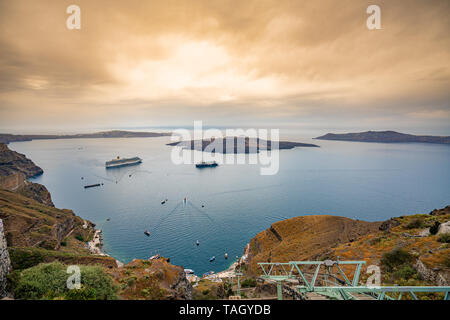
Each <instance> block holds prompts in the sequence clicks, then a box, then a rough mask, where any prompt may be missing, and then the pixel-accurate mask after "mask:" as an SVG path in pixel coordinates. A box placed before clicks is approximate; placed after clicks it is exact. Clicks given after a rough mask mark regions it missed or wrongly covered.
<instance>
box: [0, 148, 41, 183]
mask: <svg viewBox="0 0 450 320" xmlns="http://www.w3.org/2000/svg"><path fill="white" fill-rule="evenodd" d="M16 172H22V173H23V174H24V175H25V177H26V178H32V177H34V176H37V175H40V174H42V173H44V171H43V170H42V169H41V168H39V167H38V166H37V165H35V164H34V163H33V161H31V160H30V159H27V157H25V156H24V155H23V154H20V153H17V152H15V151H12V150H10V149H9V148H8V147H7V146H6V145H5V144H3V143H0V175H1V176H8V175H10V174H12V173H16Z"/></svg>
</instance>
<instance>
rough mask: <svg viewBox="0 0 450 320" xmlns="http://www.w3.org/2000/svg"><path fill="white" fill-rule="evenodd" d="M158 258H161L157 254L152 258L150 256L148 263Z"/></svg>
mask: <svg viewBox="0 0 450 320" xmlns="http://www.w3.org/2000/svg"><path fill="white" fill-rule="evenodd" d="M159 258H161V255H160V254H159V253H158V254H155V255H154V256H151V257H150V258H148V260H149V261H150V260H155V259H159Z"/></svg>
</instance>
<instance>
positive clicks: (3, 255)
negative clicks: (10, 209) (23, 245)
mask: <svg viewBox="0 0 450 320" xmlns="http://www.w3.org/2000/svg"><path fill="white" fill-rule="evenodd" d="M10 270H11V261H10V260H9V254H8V249H7V247H6V238H5V235H4V232H3V221H2V219H0V299H1V298H3V297H4V296H6V276H7V275H8V272H9V271H10Z"/></svg>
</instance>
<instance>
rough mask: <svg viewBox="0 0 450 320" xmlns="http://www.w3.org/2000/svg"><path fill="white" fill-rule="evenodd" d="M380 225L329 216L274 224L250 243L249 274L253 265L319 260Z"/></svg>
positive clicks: (255, 270)
mask: <svg viewBox="0 0 450 320" xmlns="http://www.w3.org/2000/svg"><path fill="white" fill-rule="evenodd" d="M380 225H381V222H365V221H356V220H352V219H348V218H344V217H336V216H329V215H320V216H302V217H295V218H292V219H288V220H283V221H279V222H276V223H274V224H272V226H270V228H269V229H267V230H264V231H262V232H260V233H258V234H257V235H256V237H254V238H253V239H252V240H251V241H250V250H249V261H250V271H251V272H253V273H258V272H259V269H258V266H257V262H288V261H294V260H296V261H300V260H322V259H323V258H325V257H327V256H328V255H330V254H331V253H332V252H333V248H334V247H336V246H337V245H339V244H341V243H349V242H353V241H355V240H357V239H359V238H360V237H362V236H364V235H367V234H369V233H373V232H376V231H377V230H378V228H379V227H380Z"/></svg>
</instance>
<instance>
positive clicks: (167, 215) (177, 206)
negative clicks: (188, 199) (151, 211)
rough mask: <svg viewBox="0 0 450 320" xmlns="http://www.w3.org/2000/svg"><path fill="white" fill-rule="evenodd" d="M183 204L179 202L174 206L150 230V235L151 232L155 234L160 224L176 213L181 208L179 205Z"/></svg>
mask: <svg viewBox="0 0 450 320" xmlns="http://www.w3.org/2000/svg"><path fill="white" fill-rule="evenodd" d="M182 203H183V202H182V201H180V202H179V203H178V204H177V205H176V206H175V208H173V209H172V210H171V211H170V212H169V213H168V214H166V215H165V216H163V217H162V218H161V219H160V220H159V222H158V223H157V224H156V225H155V226H154V227H153V228H151V230H152V233H153V232H155V231H156V230H158V228H159V227H160V226H161V224H162V223H163V222H164V221H165V220H166V219H167V218H168V217H169V216H170V215H171V214H173V213H174V212H175V211H177V209H178V208H179V207H180V206H181V204H182Z"/></svg>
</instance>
